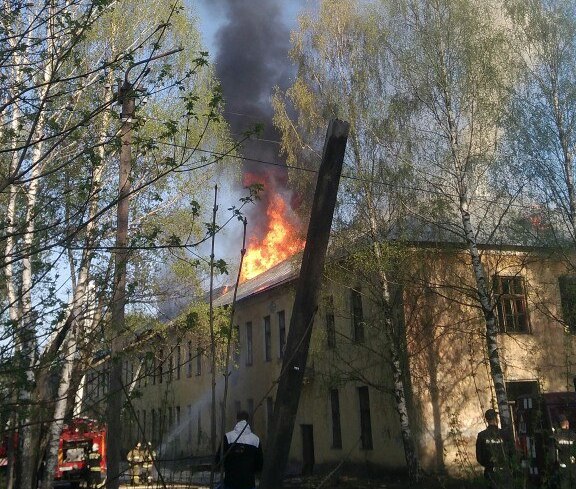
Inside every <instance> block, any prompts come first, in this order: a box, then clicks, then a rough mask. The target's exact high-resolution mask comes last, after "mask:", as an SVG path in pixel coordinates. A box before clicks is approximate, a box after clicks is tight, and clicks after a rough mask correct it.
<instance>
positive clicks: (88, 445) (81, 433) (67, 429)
mask: <svg viewBox="0 0 576 489" xmlns="http://www.w3.org/2000/svg"><path fill="white" fill-rule="evenodd" d="M8 441H9V437H8V436H6V437H5V438H4V440H3V441H2V443H1V444H0V469H3V468H5V467H6V465H7V462H8V459H7V455H8V454H7V450H8ZM14 444H15V445H17V444H18V435H17V433H15V435H14ZM93 449H96V452H97V454H98V455H96V456H94V454H95V453H96V452H94V450H93ZM90 460H92V461H96V464H94V462H92V467H91V466H90V465H91V463H90ZM95 465H99V467H97V466H95ZM98 468H99V469H100V470H98ZM105 480H106V428H105V426H104V425H103V424H101V423H98V422H97V421H94V420H92V419H88V418H75V419H73V420H72V422H71V423H70V424H68V425H64V428H63V429H62V433H61V434H60V440H59V442H58V465H57V467H56V473H55V476H54V483H55V485H59V484H66V485H72V486H79V485H80V484H81V483H82V484H83V483H88V482H90V485H91V487H94V486H95V485H102V484H103V483H104V482H105Z"/></svg>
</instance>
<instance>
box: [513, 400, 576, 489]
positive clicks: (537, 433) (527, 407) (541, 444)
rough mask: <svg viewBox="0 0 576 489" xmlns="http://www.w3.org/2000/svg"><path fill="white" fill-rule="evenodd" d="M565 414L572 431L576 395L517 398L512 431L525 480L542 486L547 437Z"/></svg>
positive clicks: (547, 469)
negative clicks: (513, 430) (514, 434)
mask: <svg viewBox="0 0 576 489" xmlns="http://www.w3.org/2000/svg"><path fill="white" fill-rule="evenodd" d="M560 414H563V415H565V416H566V417H567V418H568V421H569V422H570V427H571V428H572V429H576V392H548V393H544V394H540V395H521V396H519V397H518V398H517V399H516V403H515V407H514V429H515V432H516V443H517V448H518V451H519V455H520V460H521V465H522V468H523V469H524V471H525V474H526V476H527V478H528V479H529V480H530V481H531V482H532V483H533V484H535V485H537V486H540V485H542V484H543V483H544V482H545V481H546V480H547V479H548V478H549V476H550V474H551V470H552V453H551V437H552V435H553V434H554V432H555V431H556V430H558V429H559V426H558V417H559V415H560Z"/></svg>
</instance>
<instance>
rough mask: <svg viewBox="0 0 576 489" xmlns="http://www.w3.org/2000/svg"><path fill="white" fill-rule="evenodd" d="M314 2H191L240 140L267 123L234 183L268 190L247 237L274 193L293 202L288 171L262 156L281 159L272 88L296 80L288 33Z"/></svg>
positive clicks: (258, 229) (246, 150)
mask: <svg viewBox="0 0 576 489" xmlns="http://www.w3.org/2000/svg"><path fill="white" fill-rule="evenodd" d="M316 3H317V0H196V1H195V2H194V4H193V8H194V10H195V12H196V13H197V14H198V16H199V18H200V28H201V31H202V34H203V37H204V42H205V45H206V46H207V48H208V50H209V52H210V58H211V60H212V62H213V63H214V65H215V69H216V74H217V76H218V78H219V80H220V83H221V85H222V90H223V96H224V99H225V107H226V109H225V114H224V115H225V117H226V119H227V121H228V123H229V124H230V128H231V131H232V133H233V135H235V136H236V137H238V138H240V137H242V136H241V135H242V134H243V133H244V132H245V131H247V130H249V129H251V128H252V127H253V126H254V124H256V123H260V124H263V125H264V131H263V132H262V133H261V134H260V135H259V136H258V137H257V138H255V139H253V140H251V141H249V142H247V143H245V145H244V147H243V154H244V156H245V157H247V159H246V160H245V161H244V162H243V164H242V170H243V182H236V185H237V188H238V189H240V188H241V187H242V186H243V185H248V184H252V183H255V182H259V183H263V184H264V185H265V188H266V189H268V195H267V194H266V192H265V193H264V194H263V196H262V200H263V202H262V203H260V204H259V205H258V207H255V208H252V209H251V212H250V214H249V216H248V217H249V229H248V233H249V236H258V237H261V235H262V232H263V230H264V229H265V226H266V221H267V217H266V212H265V209H266V205H267V200H268V197H269V196H270V195H271V193H272V192H273V193H280V194H283V195H284V196H285V199H286V201H287V202H290V198H291V196H290V189H289V188H288V187H287V182H286V172H285V171H284V170H283V169H282V168H278V167H274V166H271V165H266V164H262V163H260V162H259V161H258V160H260V161H268V162H276V163H282V161H281V159H280V157H279V155H278V150H279V145H278V143H277V141H278V140H279V135H278V134H277V132H276V131H275V129H274V127H273V125H272V107H271V102H270V98H271V95H272V93H273V90H274V87H276V86H278V87H280V88H281V89H285V88H287V87H288V86H289V85H290V83H291V82H292V81H293V79H294V75H295V67H294V66H293V65H292V63H291V61H290V60H289V58H288V51H289V49H290V31H291V30H292V29H294V28H295V27H296V22H297V17H298V14H299V13H300V12H301V11H302V9H304V8H312V6H314V5H315V4H316ZM232 205H234V204H232ZM221 208H224V206H222V207H221Z"/></svg>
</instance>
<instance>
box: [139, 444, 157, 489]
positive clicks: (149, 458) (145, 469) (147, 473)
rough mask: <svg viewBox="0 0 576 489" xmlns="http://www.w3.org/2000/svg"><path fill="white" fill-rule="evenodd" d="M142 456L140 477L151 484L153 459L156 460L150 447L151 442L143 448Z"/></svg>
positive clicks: (154, 453)
mask: <svg viewBox="0 0 576 489" xmlns="http://www.w3.org/2000/svg"><path fill="white" fill-rule="evenodd" d="M143 452H144V453H143V458H142V474H141V476H140V477H141V479H142V481H143V482H146V484H152V482H153V480H154V477H153V476H152V473H153V469H154V460H156V452H155V451H154V450H153V449H152V442H148V444H147V445H146V447H145V449H144V450H143Z"/></svg>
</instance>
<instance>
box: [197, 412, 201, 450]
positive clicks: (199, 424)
mask: <svg viewBox="0 0 576 489" xmlns="http://www.w3.org/2000/svg"><path fill="white" fill-rule="evenodd" d="M196 433H197V439H196V443H197V445H198V446H200V444H201V443H202V411H198V424H197V432H196Z"/></svg>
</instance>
